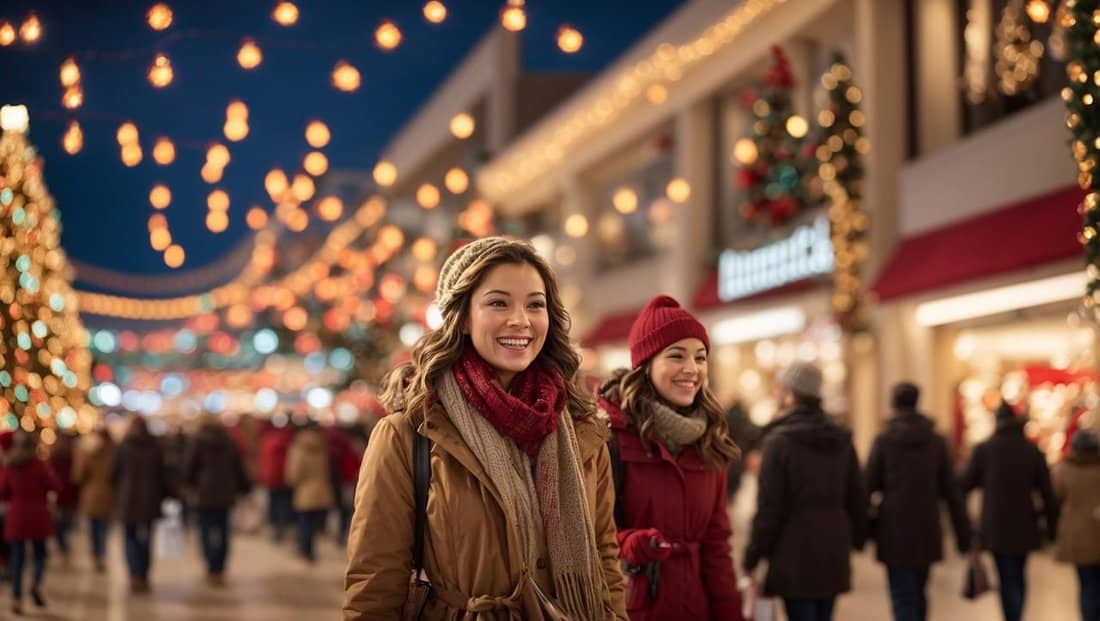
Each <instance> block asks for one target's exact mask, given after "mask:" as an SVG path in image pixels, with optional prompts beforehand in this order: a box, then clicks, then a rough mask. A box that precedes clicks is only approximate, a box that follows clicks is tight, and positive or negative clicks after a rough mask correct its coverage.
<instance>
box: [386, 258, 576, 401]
mask: <svg viewBox="0 0 1100 621" xmlns="http://www.w3.org/2000/svg"><path fill="white" fill-rule="evenodd" d="M525 263H526V264H528V265H530V266H531V267H534V268H535V270H537V271H538V273H539V276H541V277H542V282H543V285H544V286H545V287H546V308H547V311H548V312H549V316H550V317H549V318H550V325H549V328H548V329H547V333H546V341H545V342H544V343H543V346H542V351H540V352H539V354H538V356H537V357H536V359H535V361H534V362H532V364H536V363H538V362H540V361H541V362H543V363H545V364H547V365H549V366H550V367H552V368H554V369H556V370H557V371H558V372H559V373H561V376H562V378H563V379H564V380H565V390H566V394H567V401H566V407H567V408H568V409H569V413H570V415H572V417H573V418H574V419H582V418H587V417H589V416H591V415H593V414H594V413H595V404H594V403H593V400H592V397H591V393H589V392H588V391H587V390H586V389H585V388H584V386H583V385H582V383H581V381H580V378H579V376H578V374H577V369H579V368H580V364H581V357H580V354H579V353H577V351H576V350H575V349H574V348H573V345H572V344H571V343H570V342H569V328H570V326H571V323H572V320H571V319H570V317H569V311H567V310H565V305H564V304H562V301H561V294H560V293H559V287H558V279H557V276H556V275H555V274H554V270H553V268H551V267H550V264H549V263H547V262H546V260H545V259H543V258H542V257H540V256H539V255H538V253H536V252H535V249H534V247H533V246H531V244H529V243H527V242H524V241H520V240H508V243H506V244H502V245H499V246H495V247H492V248H490V249H488V250H487V251H486V252H485V253H484V254H483V255H481V256H479V257H477V258H476V259H474V261H473V263H471V264H470V266H469V267H468V268H466V270H465V271H464V272H463V273H462V274H460V275H459V276H458V278H457V279H456V280H455V283H454V286H453V291H452V292H451V293H452V295H450V296H449V297H448V300H447V303H446V306H445V307H443V308H440V309H439V310H440V311H441V313H442V315H443V325H441V326H440V327H439V329H438V330H433V331H431V332H428V333H426V334H425V335H424V336H422V337H420V340H419V341H417V342H416V345H414V346H413V349H412V361H411V362H408V363H405V364H402V365H400V366H397V367H395V368H394V369H392V370H391V371H390V372H389V373H387V374H386V376H385V377H384V378H382V390H381V392H380V394H379V400H380V401H381V402H382V405H383V406H384V407H385V408H386V410H387V411H389V412H399V411H402V410H407V411H408V412H409V415H410V416H411V417H413V420H414V421H416V422H419V421H421V420H423V417H424V414H425V413H426V412H427V410H428V408H430V407H431V406H432V404H433V403H434V402H435V400H436V394H435V386H436V384H437V383H438V381H439V379H440V377H442V374H443V373H445V372H446V371H447V370H448V369H450V368H451V366H452V365H453V364H454V363H455V361H457V360H458V358H459V356H460V355H461V354H462V350H463V348H464V347H466V346H467V345H468V344H469V343H468V341H469V339H468V337H467V336H466V335H465V334H463V332H462V329H463V327H464V326H465V325H466V324H467V322H468V319H469V317H470V298H471V297H472V296H473V293H474V290H475V289H477V287H478V286H479V285H480V284H481V281H482V280H483V279H484V278H485V275H486V274H488V273H489V271H490V270H492V269H493V268H495V267H497V266H500V265H522V264H525ZM470 346H471V347H472V345H470Z"/></svg>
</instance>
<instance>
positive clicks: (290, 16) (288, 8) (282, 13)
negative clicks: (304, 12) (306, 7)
mask: <svg viewBox="0 0 1100 621" xmlns="http://www.w3.org/2000/svg"><path fill="white" fill-rule="evenodd" d="M271 17H272V19H274V20H275V21H276V22H277V23H278V24H279V25H280V26H293V25H294V24H295V22H297V21H298V7H297V6H295V5H294V3H293V2H280V3H279V4H278V5H277V6H276V7H275V10H274V11H272V12H271Z"/></svg>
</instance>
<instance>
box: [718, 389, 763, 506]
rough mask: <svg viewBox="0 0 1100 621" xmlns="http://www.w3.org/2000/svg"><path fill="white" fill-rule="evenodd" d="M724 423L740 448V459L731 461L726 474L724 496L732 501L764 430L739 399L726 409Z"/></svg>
mask: <svg viewBox="0 0 1100 621" xmlns="http://www.w3.org/2000/svg"><path fill="white" fill-rule="evenodd" d="M726 425H727V426H728V427H729V434H730V439H731V440H733V442H734V444H736V445H737V447H738V448H740V449H741V459H735V460H733V461H731V462H730V467H729V471H728V472H727V474H726V477H727V478H726V496H727V497H729V499H730V500H731V501H732V500H733V498H734V497H735V496H737V491H738V490H739V489H741V475H743V474H744V473H745V468H746V467H750V466H749V464H748V463H747V462H748V460H749V456H750V455H751V456H758V452H759V451H760V440H761V435H762V433H763V431H764V430H763V428H761V427H760V426H759V425H757V424H756V423H754V422H752V419H751V418H750V417H749V412H748V410H746V409H745V404H744V403H742V402H741V401H740V400H737V401H734V402H733V403H732V404H731V405H730V407H729V409H727V410H726Z"/></svg>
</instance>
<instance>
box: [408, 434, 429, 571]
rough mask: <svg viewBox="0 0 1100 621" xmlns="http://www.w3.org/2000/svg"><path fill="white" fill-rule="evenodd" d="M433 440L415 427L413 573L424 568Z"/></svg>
mask: <svg viewBox="0 0 1100 621" xmlns="http://www.w3.org/2000/svg"><path fill="white" fill-rule="evenodd" d="M431 444H432V443H431V440H429V439H428V438H425V437H424V436H422V435H420V432H419V431H417V430H416V429H415V425H414V428H413V501H414V503H415V507H416V508H415V510H414V512H413V533H414V539H413V558H412V562H413V566H412V569H413V574H414V575H416V576H417V577H419V574H420V572H421V571H423V569H424V529H425V526H426V525H427V514H428V484H429V483H430V482H431V478H432V468H431V448H432V446H431Z"/></svg>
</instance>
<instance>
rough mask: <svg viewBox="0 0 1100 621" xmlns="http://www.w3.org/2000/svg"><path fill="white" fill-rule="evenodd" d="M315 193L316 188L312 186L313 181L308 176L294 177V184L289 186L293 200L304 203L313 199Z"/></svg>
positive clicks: (299, 175)
mask: <svg viewBox="0 0 1100 621" xmlns="http://www.w3.org/2000/svg"><path fill="white" fill-rule="evenodd" d="M316 191H317V187H316V186H315V185H313V179H310V178H309V176H308V175H301V174H298V175H294V182H293V183H291V184H290V193H291V194H293V195H294V198H296V199H298V200H299V201H301V202H303V203H304V202H306V201H308V200H309V199H311V198H313V193H314V192H316Z"/></svg>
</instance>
